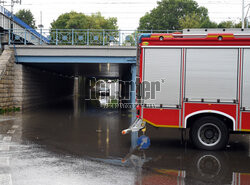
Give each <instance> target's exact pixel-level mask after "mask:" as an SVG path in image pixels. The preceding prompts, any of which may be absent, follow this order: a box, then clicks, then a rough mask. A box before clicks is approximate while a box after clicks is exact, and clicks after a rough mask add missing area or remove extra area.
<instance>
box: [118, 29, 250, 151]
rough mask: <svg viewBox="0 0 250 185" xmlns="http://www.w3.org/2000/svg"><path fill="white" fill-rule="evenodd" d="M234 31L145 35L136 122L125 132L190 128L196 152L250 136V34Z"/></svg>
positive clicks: (140, 50)
mask: <svg viewBox="0 0 250 185" xmlns="http://www.w3.org/2000/svg"><path fill="white" fill-rule="evenodd" d="M188 31H189V30H188ZM236 32H237V33H233V32H225V30H221V31H218V32H216V31H213V33H211V32H209V31H208V30H204V31H203V32H200V33H194V34H192V33H191V31H190V32H188V33H185V34H183V33H173V34H143V35H141V37H140V39H139V44H138V55H137V58H138V59H137V64H138V67H137V68H138V73H137V74H138V78H139V82H138V84H137V103H138V106H137V119H136V120H135V122H134V123H133V124H132V125H131V126H130V127H129V128H128V129H126V130H123V131H122V133H123V134H126V133H128V132H131V131H132V132H134V131H139V130H141V129H142V128H144V127H145V125H146V123H148V124H151V125H153V126H155V127H172V128H189V129H190V131H189V134H190V138H191V140H192V142H193V144H194V145H195V146H196V147H198V148H200V149H205V150H217V149H221V148H223V147H225V145H226V144H227V142H228V139H229V133H231V132H247V131H250V33H246V31H244V30H238V31H236Z"/></svg>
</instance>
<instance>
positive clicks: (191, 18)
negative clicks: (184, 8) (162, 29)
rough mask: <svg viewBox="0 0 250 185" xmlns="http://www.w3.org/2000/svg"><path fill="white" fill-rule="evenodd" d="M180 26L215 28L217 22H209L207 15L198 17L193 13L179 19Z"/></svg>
mask: <svg viewBox="0 0 250 185" xmlns="http://www.w3.org/2000/svg"><path fill="white" fill-rule="evenodd" d="M179 24H180V27H181V28H182V29H183V28H217V23H215V22H211V21H210V19H209V17H206V18H205V19H204V17H203V18H202V17H200V16H199V15H197V14H195V13H193V14H190V15H187V16H185V17H182V18H180V20H179Z"/></svg>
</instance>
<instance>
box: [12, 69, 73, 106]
mask: <svg viewBox="0 0 250 185" xmlns="http://www.w3.org/2000/svg"><path fill="white" fill-rule="evenodd" d="M14 68H15V82H14V93H15V96H14V102H15V106H17V107H21V108H22V109H28V108H31V107H35V106H38V105H42V104H46V103H50V102H53V101H57V100H60V99H61V98H63V97H66V96H71V95H73V91H74V78H68V77H64V76H60V75H58V74H54V73H51V72H48V71H42V70H41V69H35V68H31V67H29V66H25V65H21V64H15V66H14Z"/></svg>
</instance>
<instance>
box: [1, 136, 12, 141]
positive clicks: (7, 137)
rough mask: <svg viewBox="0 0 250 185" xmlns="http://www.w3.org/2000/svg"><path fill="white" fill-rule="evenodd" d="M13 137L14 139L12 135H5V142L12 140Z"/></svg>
mask: <svg viewBox="0 0 250 185" xmlns="http://www.w3.org/2000/svg"><path fill="white" fill-rule="evenodd" d="M11 139H12V137H11V136H5V137H3V141H5V142H10V141H11Z"/></svg>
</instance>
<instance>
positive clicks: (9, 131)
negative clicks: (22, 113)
mask: <svg viewBox="0 0 250 185" xmlns="http://www.w3.org/2000/svg"><path fill="white" fill-rule="evenodd" d="M14 133H15V130H8V132H7V134H14Z"/></svg>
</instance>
